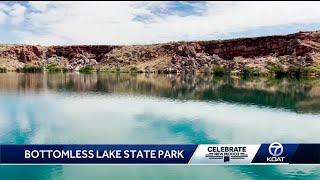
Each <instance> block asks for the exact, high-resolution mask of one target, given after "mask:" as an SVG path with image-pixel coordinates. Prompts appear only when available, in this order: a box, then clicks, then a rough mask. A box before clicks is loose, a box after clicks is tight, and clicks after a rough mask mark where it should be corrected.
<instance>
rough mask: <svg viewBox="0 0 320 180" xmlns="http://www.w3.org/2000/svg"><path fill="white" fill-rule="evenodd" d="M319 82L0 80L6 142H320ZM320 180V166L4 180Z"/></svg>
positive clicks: (128, 169) (35, 172) (46, 171)
mask: <svg viewBox="0 0 320 180" xmlns="http://www.w3.org/2000/svg"><path fill="white" fill-rule="evenodd" d="M319 129H320V80H319V79H313V80H292V79H291V80H289V79H281V80H275V79H247V80H242V79H234V78H226V79H216V78H212V77H208V76H174V75H171V76H169V75H168V76H166V75H143V74H139V75H130V74H86V75H85V74H76V73H72V74H71V73H70V74H60V73H58V74H17V73H5V74H0V143H2V144H5V143H6V144H32V143H41V144H42V143H44V144H45V143H103V144H105V143H131V144H132V143H155V144H157V143H188V144H190V143H194V144H198V143H199V144H200V143H229V144H230V143H238V144H240V143H244V144H255V143H256V144H260V143H270V142H274V141H279V142H282V143H290V142H291V143H300V142H301V143H303V142H304V143H306V142H314V143H320V138H319V137H320V130H319ZM22 177H23V179H41V180H47V179H90V178H92V177H95V179H148V180H149V179H184V180H185V179H213V178H214V179H222V178H223V179H282V178H285V177H289V178H292V179H303V178H304V179H305V178H307V179H320V166H301V165H300V166H111V165H109V166H103V165H102V166H87V165H81V166H80V165H79V166H72V165H69V166H0V179H19V180H20V179H21V178H22Z"/></svg>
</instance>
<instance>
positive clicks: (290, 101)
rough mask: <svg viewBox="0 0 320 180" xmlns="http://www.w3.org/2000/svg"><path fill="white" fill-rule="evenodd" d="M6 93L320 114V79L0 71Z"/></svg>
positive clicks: (0, 87) (2, 88) (3, 89)
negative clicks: (125, 97) (140, 98)
mask: <svg viewBox="0 0 320 180" xmlns="http://www.w3.org/2000/svg"><path fill="white" fill-rule="evenodd" d="M0 82H1V83H0V91H2V92H17V93H27V92H36V93H37V92H44V91H55V92H65V91H67V92H77V93H79V92H96V93H103V94H105V93H115V94H130V95H145V96H155V97H166V98H170V99H179V100H201V101H223V102H231V103H239V104H254V105H259V106H265V107H272V108H285V109H289V110H292V111H296V112H314V113H318V112H320V79H313V80H300V81H299V80H297V79H261V78H258V79H247V80H243V79H239V78H225V79H217V78H213V77H211V76H201V75H199V76H176V75H167V76H166V75H157V74H76V73H70V74H63V73H48V74H17V73H6V74H0Z"/></svg>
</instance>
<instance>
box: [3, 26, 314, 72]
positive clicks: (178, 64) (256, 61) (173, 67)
mask: <svg viewBox="0 0 320 180" xmlns="http://www.w3.org/2000/svg"><path fill="white" fill-rule="evenodd" d="M319 53H320V32H319V31H314V32H299V33H295V34H289V35H276V36H265V37H255V38H238V39H229V40H212V41H194V42H174V43H165V44H152V45H134V46H114V45H78V46H77V45H73V46H48V47H44V46H32V45H3V46H1V48H0V58H6V59H14V60H18V61H20V62H23V63H35V62H37V61H46V60H47V59H51V60H52V58H57V59H58V57H60V58H65V59H67V61H68V63H69V65H68V68H69V69H71V70H78V69H79V68H81V67H83V66H87V65H92V66H96V67H100V68H103V67H107V68H113V67H126V66H128V67H131V66H136V67H137V68H138V69H140V70H142V71H146V72H154V71H160V72H165V73H179V72H181V73H188V72H201V71H204V70H205V69H208V68H209V69H210V68H212V67H214V66H217V65H219V66H223V67H226V68H227V69H229V70H230V71H240V70H241V69H243V68H244V67H259V68H261V69H262V70H263V69H265V68H267V65H268V64H269V65H270V63H280V64H282V65H284V66H290V64H295V65H299V66H304V67H308V66H312V65H313V64H317V63H320V58H319V57H320V55H319ZM0 63H1V62H0Z"/></svg>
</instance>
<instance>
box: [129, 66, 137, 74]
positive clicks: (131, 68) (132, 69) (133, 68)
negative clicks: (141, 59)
mask: <svg viewBox="0 0 320 180" xmlns="http://www.w3.org/2000/svg"><path fill="white" fill-rule="evenodd" d="M138 70H139V69H138V68H137V67H135V66H131V67H130V72H132V73H136V72H138Z"/></svg>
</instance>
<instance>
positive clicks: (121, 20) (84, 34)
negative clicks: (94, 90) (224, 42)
mask: <svg viewBox="0 0 320 180" xmlns="http://www.w3.org/2000/svg"><path fill="white" fill-rule="evenodd" d="M319 7H320V2H214V1H211V2H206V1H202V2H196V1H188V2H184V1H179V2H165V1H162V2H46V1H42V2H17V1H16V2H0V33H1V36H0V43H24V44H42V45H52V44H147V43H161V42H170V41H181V40H212V39H226V38H237V37H250V36H263V35H273V34H288V33H294V32H298V31H314V30H320V11H319Z"/></svg>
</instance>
